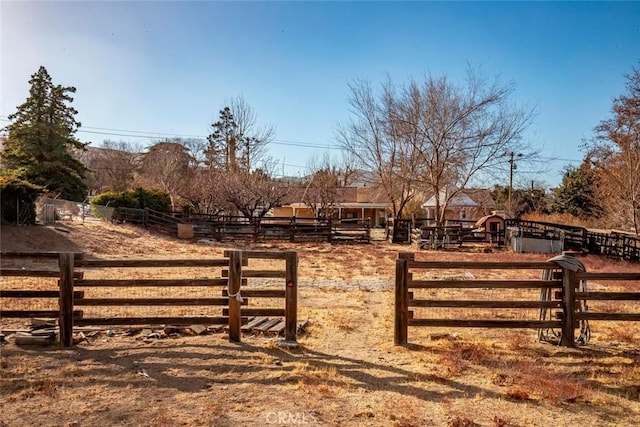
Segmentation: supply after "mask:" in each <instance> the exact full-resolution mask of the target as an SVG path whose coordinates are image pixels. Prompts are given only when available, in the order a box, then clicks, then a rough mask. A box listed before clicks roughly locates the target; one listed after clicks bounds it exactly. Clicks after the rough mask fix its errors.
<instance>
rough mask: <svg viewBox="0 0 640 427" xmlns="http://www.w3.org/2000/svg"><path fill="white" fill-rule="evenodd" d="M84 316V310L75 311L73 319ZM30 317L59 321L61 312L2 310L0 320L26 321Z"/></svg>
mask: <svg viewBox="0 0 640 427" xmlns="http://www.w3.org/2000/svg"><path fill="white" fill-rule="evenodd" d="M82 315H83V312H82V310H74V312H73V317H74V318H75V319H79V318H81V317H82ZM29 317H46V318H51V319H54V318H55V319H57V318H59V317H60V310H0V318H7V319H8V318H19V319H24V318H29Z"/></svg>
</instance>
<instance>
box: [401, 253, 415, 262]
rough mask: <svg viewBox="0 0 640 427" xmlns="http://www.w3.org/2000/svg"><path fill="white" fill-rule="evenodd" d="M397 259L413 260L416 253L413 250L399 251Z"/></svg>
mask: <svg viewBox="0 0 640 427" xmlns="http://www.w3.org/2000/svg"><path fill="white" fill-rule="evenodd" d="M398 259H406V260H408V261H415V259H416V254H415V253H413V252H399V253H398Z"/></svg>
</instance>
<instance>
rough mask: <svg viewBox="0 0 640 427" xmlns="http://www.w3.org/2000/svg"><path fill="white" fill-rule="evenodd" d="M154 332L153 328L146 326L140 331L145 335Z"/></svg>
mask: <svg viewBox="0 0 640 427" xmlns="http://www.w3.org/2000/svg"><path fill="white" fill-rule="evenodd" d="M152 333H153V331H152V330H151V329H148V328H145V329H143V330H142V331H140V335H142V336H145V337H148V336H149V334H152Z"/></svg>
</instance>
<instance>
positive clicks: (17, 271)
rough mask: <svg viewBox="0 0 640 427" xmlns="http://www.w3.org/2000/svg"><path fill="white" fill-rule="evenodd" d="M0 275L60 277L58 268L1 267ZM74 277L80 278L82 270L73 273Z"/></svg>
mask: <svg viewBox="0 0 640 427" xmlns="http://www.w3.org/2000/svg"><path fill="white" fill-rule="evenodd" d="M0 276H5V277H60V270H26V269H25V270H23V269H21V268H2V269H0ZM73 277H74V278H82V272H80V271H76V272H75V273H73Z"/></svg>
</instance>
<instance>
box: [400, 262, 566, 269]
mask: <svg viewBox="0 0 640 427" xmlns="http://www.w3.org/2000/svg"><path fill="white" fill-rule="evenodd" d="M409 268H421V269H428V268H433V269H443V268H444V269H451V268H460V269H467V270H555V269H557V268H558V266H557V265H556V264H554V263H552V262H497V261H496V262H484V261H483V262H472V261H409Z"/></svg>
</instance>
